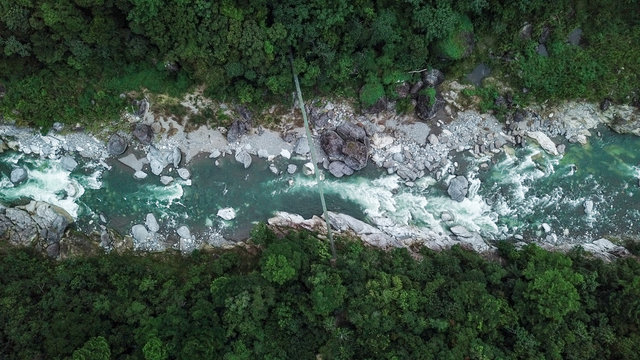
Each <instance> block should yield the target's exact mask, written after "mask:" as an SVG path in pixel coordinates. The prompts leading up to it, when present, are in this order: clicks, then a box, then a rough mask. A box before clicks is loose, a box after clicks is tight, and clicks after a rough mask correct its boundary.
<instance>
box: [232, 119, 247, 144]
mask: <svg viewBox="0 0 640 360" xmlns="http://www.w3.org/2000/svg"><path fill="white" fill-rule="evenodd" d="M250 129H251V125H250V124H249V122H247V121H241V120H236V121H234V122H233V123H232V124H231V126H230V127H229V130H228V131H227V141H229V142H230V143H234V142H236V141H238V139H240V137H241V136H242V135H244V134H246V133H247V132H249V130H250Z"/></svg>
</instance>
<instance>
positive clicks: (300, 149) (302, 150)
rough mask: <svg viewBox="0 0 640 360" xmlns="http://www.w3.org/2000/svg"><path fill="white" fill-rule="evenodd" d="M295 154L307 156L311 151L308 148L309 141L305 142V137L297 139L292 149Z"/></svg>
mask: <svg viewBox="0 0 640 360" xmlns="http://www.w3.org/2000/svg"><path fill="white" fill-rule="evenodd" d="M294 151H295V152H296V154H300V155H307V154H308V153H309V151H311V149H310V148H309V141H307V138H306V137H301V138H299V139H298V142H297V143H296V147H295V149H294Z"/></svg>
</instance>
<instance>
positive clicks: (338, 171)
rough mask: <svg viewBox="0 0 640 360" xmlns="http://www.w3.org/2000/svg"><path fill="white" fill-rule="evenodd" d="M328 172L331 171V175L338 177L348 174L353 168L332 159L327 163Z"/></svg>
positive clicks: (351, 172)
mask: <svg viewBox="0 0 640 360" xmlns="http://www.w3.org/2000/svg"><path fill="white" fill-rule="evenodd" d="M329 172H330V173H331V175H333V176H335V177H338V178H339V177H343V176H345V175H347V176H348V175H351V174H353V169H351V168H350V167H348V166H347V165H346V164H345V163H343V162H342V161H332V162H331V163H330V164H329Z"/></svg>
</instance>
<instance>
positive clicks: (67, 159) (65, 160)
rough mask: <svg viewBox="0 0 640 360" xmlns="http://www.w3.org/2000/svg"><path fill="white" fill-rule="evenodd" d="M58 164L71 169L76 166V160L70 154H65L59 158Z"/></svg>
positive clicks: (68, 169)
mask: <svg viewBox="0 0 640 360" xmlns="http://www.w3.org/2000/svg"><path fill="white" fill-rule="evenodd" d="M60 166H62V168H63V169H65V170H67V171H73V170H74V169H75V168H76V166H78V162H77V161H76V160H75V159H74V158H72V157H71V156H68V155H67V156H63V157H62V158H61V159H60Z"/></svg>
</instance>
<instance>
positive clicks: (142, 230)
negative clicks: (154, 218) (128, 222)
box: [131, 224, 151, 243]
mask: <svg viewBox="0 0 640 360" xmlns="http://www.w3.org/2000/svg"><path fill="white" fill-rule="evenodd" d="M131 235H132V236H133V239H134V240H135V241H137V242H139V243H143V242H147V241H149V240H151V234H150V233H149V231H147V228H146V227H144V225H140V224H136V225H133V226H132V227H131Z"/></svg>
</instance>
